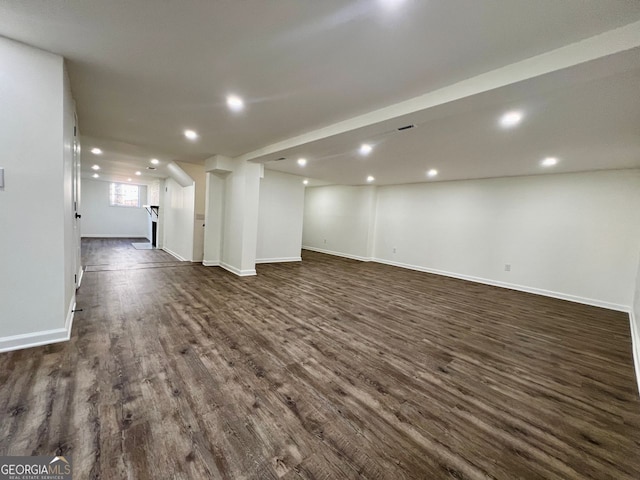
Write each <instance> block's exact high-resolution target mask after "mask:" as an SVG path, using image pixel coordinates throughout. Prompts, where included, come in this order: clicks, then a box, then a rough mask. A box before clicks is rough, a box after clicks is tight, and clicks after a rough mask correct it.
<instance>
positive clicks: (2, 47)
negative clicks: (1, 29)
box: [0, 38, 75, 349]
mask: <svg viewBox="0 0 640 480" xmlns="http://www.w3.org/2000/svg"><path fill="white" fill-rule="evenodd" d="M0 72H1V73H0V105H1V107H0V167H3V168H4V169H5V182H6V185H5V188H4V189H2V190H0V349H9V348H17V347H21V346H26V345H29V344H34V343H48V342H51V341H60V340H64V339H65V337H66V335H67V333H68V331H69V329H70V320H71V313H70V307H71V306H72V305H73V298H74V294H75V291H74V289H73V286H72V285H73V283H71V284H69V282H73V266H69V265H68V262H71V261H73V260H72V258H70V257H69V256H70V254H71V252H73V246H72V245H70V244H69V242H71V241H73V235H70V234H69V228H72V224H71V222H70V215H71V212H70V211H69V206H70V199H69V198H68V196H69V195H70V193H71V188H70V174H71V169H70V168H69V158H70V156H69V145H70V144H71V140H70V139H69V135H70V131H71V135H72V132H73V131H72V130H70V121H71V120H70V119H71V118H72V109H73V102H72V100H71V98H70V92H69V91H68V90H65V84H64V67H63V59H62V57H60V56H57V55H53V54H50V53H47V52H44V51H41V50H37V49H34V48H31V47H28V46H25V45H23V44H19V43H16V42H12V41H10V40H7V39H3V38H0Z"/></svg>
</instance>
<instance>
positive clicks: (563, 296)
mask: <svg viewBox="0 0 640 480" xmlns="http://www.w3.org/2000/svg"><path fill="white" fill-rule="evenodd" d="M371 260H372V261H373V262H377V263H384V264H385V265H392V266H394V267H400V268H406V269H408V270H416V271H419V272H425V273H433V274H435V275H442V276H445V277H451V278H458V279H460V280H468V281H470V282H476V283H483V284H485V285H491V286H493V287H501V288H508V289H510V290H518V291H520V292H526V293H533V294H536V295H542V296H544V297H552V298H558V299H560V300H568V301H570V302H575V303H582V304H585V305H591V306H593V307H601V308H607V309H609V310H617V311H618V312H625V313H627V312H629V306H628V305H620V304H617V303H609V302H604V301H602V300H596V299H594V298H585V297H579V296H577V295H570V294H568V293H560V292H554V291H551V290H544V289H542V288H535V287H527V286H524V285H518V284H515V283H508V282H500V281H497V280H490V279H487V278H482V277H474V276H472V275H465V274H461V273H453V272H447V271H444V270H436V269H434V268H427V267H421V266H419V265H409V264H406V263H400V262H394V261H393V260H385V259H382V258H372V259H371Z"/></svg>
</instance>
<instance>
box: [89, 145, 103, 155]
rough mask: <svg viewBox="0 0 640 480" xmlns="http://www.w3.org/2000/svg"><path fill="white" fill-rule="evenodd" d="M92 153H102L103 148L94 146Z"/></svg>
mask: <svg viewBox="0 0 640 480" xmlns="http://www.w3.org/2000/svg"><path fill="white" fill-rule="evenodd" d="M91 153H93V154H94V155H102V150H100V149H99V148H97V147H94V148H92V149H91Z"/></svg>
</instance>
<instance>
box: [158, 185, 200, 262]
mask: <svg viewBox="0 0 640 480" xmlns="http://www.w3.org/2000/svg"><path fill="white" fill-rule="evenodd" d="M164 186H165V192H164V201H163V202H162V205H161V207H160V208H161V209H162V210H164V214H163V217H162V221H163V225H164V226H163V235H164V241H163V246H162V248H164V249H165V250H166V251H168V252H169V253H171V254H172V255H174V256H176V257H177V258H179V259H181V260H186V261H191V260H192V259H193V231H194V226H193V221H194V217H195V188H196V187H195V185H191V186H188V187H182V186H181V185H180V184H179V183H178V182H176V181H175V180H173V179H172V178H167V179H166V180H165V185H164Z"/></svg>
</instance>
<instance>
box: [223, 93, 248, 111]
mask: <svg viewBox="0 0 640 480" xmlns="http://www.w3.org/2000/svg"><path fill="white" fill-rule="evenodd" d="M227 106H228V107H229V109H231V110H233V111H234V112H239V111H240V110H242V109H243V108H244V100H242V98H240V97H239V96H237V95H229V96H228V97H227Z"/></svg>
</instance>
